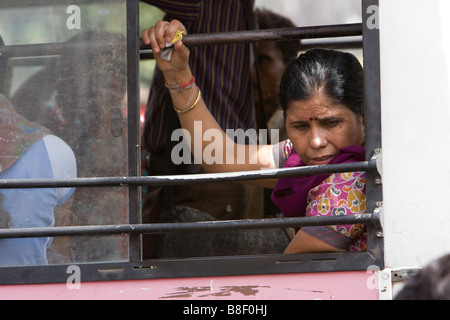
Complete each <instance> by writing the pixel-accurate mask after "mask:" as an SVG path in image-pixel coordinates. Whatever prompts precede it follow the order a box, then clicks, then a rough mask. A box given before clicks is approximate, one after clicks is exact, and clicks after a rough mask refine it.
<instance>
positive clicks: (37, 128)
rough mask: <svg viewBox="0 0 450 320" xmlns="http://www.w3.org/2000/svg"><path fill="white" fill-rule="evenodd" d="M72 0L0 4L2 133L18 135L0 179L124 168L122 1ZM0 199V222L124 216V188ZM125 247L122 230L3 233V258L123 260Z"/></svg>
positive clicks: (97, 220) (18, 193)
mask: <svg viewBox="0 0 450 320" xmlns="http://www.w3.org/2000/svg"><path fill="white" fill-rule="evenodd" d="M78 2H79V4H77V1H72V2H71V3H72V4H71V5H69V4H54V3H57V1H50V0H49V1H35V0H32V1H31V0H27V1H20V0H19V1H17V0H14V1H2V3H1V4H0V36H1V38H2V41H3V42H4V44H5V46H6V47H3V50H0V53H1V56H0V71H2V72H1V75H2V76H1V78H2V79H1V80H0V93H1V94H2V96H1V101H3V103H2V104H1V106H2V109H0V116H1V117H2V119H0V121H1V122H2V123H3V124H4V123H9V125H8V126H3V125H2V127H1V129H0V138H1V139H2V140H3V141H6V140H7V139H6V138H7V137H13V138H14V139H11V140H8V141H10V142H9V143H6V142H4V145H5V146H7V147H8V148H9V149H8V148H6V149H4V150H3V151H0V161H2V162H0V165H2V170H0V179H18V178H27V179H32V178H70V177H75V176H78V177H116V176H127V175H128V154H127V150H128V147H127V145H128V143H127V139H128V137H127V131H128V129H127V99H126V84H127V55H126V53H127V51H126V50H127V47H126V44H127V41H126V34H127V33H126V32H127V31H126V30H127V28H126V1H125V0H124V1H115V0H114V1H113V0H104V1H98V2H96V3H93V2H90V3H87V4H86V1H78ZM0 45H1V44H0ZM1 101H0V103H1ZM28 129H30V130H32V131H33V132H34V133H33V134H30V132H28V131H29V130H28ZM27 130H28V131H27ZM39 143H43V144H41V145H39ZM17 149H21V150H22V151H21V152H20V153H14V154H13V153H12V152H13V151H16V150H17ZM7 150H10V151H11V152H10V153H8V152H9V151H7ZM33 152H34V153H33ZM35 155H38V156H39V157H40V158H39V159H41V160H40V161H41V163H40V164H39V165H34V167H33V170H34V171H33V170H28V169H27V170H25V169H22V168H27V167H26V166H27V165H28V162H27V161H30V160H29V159H30V158H32V156H33V157H35ZM73 155H74V159H76V160H75V161H71V159H72V158H71V156H73ZM11 157H13V159H12V160H11ZM1 159H3V160H1ZM5 159H9V161H8V162H7V161H6V160H5ZM33 159H36V158H33ZM35 162H36V161H35ZM42 163H45V164H47V165H48V172H45V170H44V169H45V168H46V167H45V166H44V165H43V164H42ZM75 165H76V171H75V170H74V166H75ZM21 166H22V167H21ZM0 201H1V206H0V208H1V212H0V213H2V216H3V218H1V217H0V220H3V223H2V225H1V227H3V228H24V227H50V226H53V225H57V226H85V225H104V224H108V225H110V224H113V225H115V224H126V223H128V192H127V189H125V188H78V189H77V190H70V189H65V190H61V189H55V190H36V189H33V190H2V191H0ZM18 203H20V204H21V205H20V206H19V205H13V204H18ZM0 222H1V221H0ZM24 247H25V248H27V249H26V252H28V257H25V256H24V254H22V253H21V252H24V251H21V250H19V248H24ZM127 248H128V237H127V236H108V237H73V238H70V239H64V238H63V239H59V238H57V239H53V240H52V239H24V240H0V266H6V265H30V264H46V263H47V262H49V263H81V262H97V261H98V262H100V261H118V260H127V259H128V253H127V250H128V249H127ZM3 257H8V258H3ZM30 257H31V258H30Z"/></svg>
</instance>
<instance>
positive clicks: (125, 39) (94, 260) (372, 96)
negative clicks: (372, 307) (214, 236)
mask: <svg viewBox="0 0 450 320" xmlns="http://www.w3.org/2000/svg"><path fill="white" fill-rule="evenodd" d="M287 1H288V0H285V2H287ZM329 1H332V0H329ZM377 3H378V1H377V0H363V1H362V4H363V5H362V12H363V17H362V20H363V21H364V20H365V19H367V17H366V16H365V15H364V14H365V13H366V12H367V7H368V6H374V5H376V4H377ZM0 8H1V9H0V36H1V39H2V41H3V43H1V42H0V71H2V73H1V74H2V76H3V78H2V79H0V94H1V96H0V107H1V106H3V107H4V108H5V109H4V110H7V111H8V112H12V111H11V110H14V113H15V114H16V115H12V113H9V114H8V118H3V119H1V120H2V121H3V122H4V123H16V122H17V119H20V120H21V121H22V119H23V121H22V122H21V123H23V124H26V126H25V127H24V126H22V129H30V128H31V129H33V133H34V134H35V135H34V140H32V142H33V143H28V144H27V147H26V148H25V150H22V151H23V152H21V153H20V155H21V156H22V155H27V152H28V151H29V150H33V149H32V148H31V147H33V146H34V143H35V142H36V141H40V139H48V140H50V142H48V141H47V140H45V141H44V143H45V145H44V147H45V149H44V150H46V151H53V152H54V154H56V158H55V159H54V158H51V157H48V159H47V163H48V164H49V165H50V173H51V174H53V175H49V176H43V175H39V174H37V173H36V175H31V176H30V175H28V176H20V175H16V176H14V175H13V176H11V175H7V173H8V170H3V169H1V170H0V181H1V182H2V183H1V184H0V202H1V203H2V204H3V205H2V206H1V207H0V208H2V210H0V247H1V245H2V243H3V244H7V243H8V242H6V241H10V240H17V241H19V243H20V241H24V239H25V240H26V239H41V243H40V244H37V245H40V250H41V253H42V254H41V255H40V257H41V258H42V259H41V260H39V261H38V260H37V259H36V260H35V261H24V260H21V259H20V256H19V257H18V259H17V260H16V262H12V263H2V260H1V259H0V267H5V268H4V270H6V269H8V268H6V267H12V268H11V270H10V271H11V272H0V283H2V284H6V283H24V282H25V283H39V282H66V280H67V277H68V276H67V274H68V271H70V270H73V268H71V267H72V266H73V265H76V266H77V267H78V268H80V269H81V273H82V275H83V281H103V280H125V279H128V280H129V279H150V278H172V277H176V278H178V277H199V276H207V275H249V274H255V275H256V274H273V273H299V272H321V271H349V270H350V271H352V270H367V269H368V268H369V267H370V266H374V265H375V266H377V267H378V268H380V269H382V268H383V263H384V261H383V239H382V229H381V227H380V223H379V222H380V212H381V204H382V194H381V179H380V176H379V172H378V171H377V168H376V165H377V164H378V161H379V159H380V152H381V149H380V148H381V130H380V123H379V119H380V108H379V90H378V89H377V88H379V60H378V59H379V57H378V55H377V52H378V49H379V42H378V41H379V39H378V30H376V29H369V28H368V27H367V25H366V24H365V23H362V24H359V23H356V24H355V23H353V20H351V22H352V23H351V24H350V25H337V26H331V27H330V28H327V27H326V26H325V27H324V28H317V31H314V32H317V33H316V34H315V36H311V37H312V38H315V37H316V36H317V38H320V37H321V34H320V33H321V32H322V31H321V30H332V31H333V32H332V33H333V34H334V35H335V37H336V38H340V37H342V35H336V34H339V32H340V31H342V30H347V31H348V30H352V32H353V31H354V30H356V33H358V35H359V36H361V35H363V36H364V39H363V44H364V49H363V53H364V61H363V62H364V68H365V70H366V71H365V72H366V76H365V80H367V82H366V84H365V87H366V88H365V90H366V92H365V93H366V95H365V98H366V100H367V101H365V107H366V110H365V112H366V128H367V130H366V131H367V132H366V150H367V154H366V159H367V161H364V162H360V163H355V164H352V165H350V166H347V164H345V166H342V167H339V168H335V167H333V168H329V167H327V168H323V167H320V168H313V169H312V170H310V168H301V169H302V170H301V171H297V170H286V171H283V170H275V171H273V172H269V173H264V172H254V173H230V174H224V175H221V176H220V177H219V176H217V175H194V176H190V175H188V176H176V177H170V178H168V177H164V176H162V177H156V178H155V177H142V176H140V165H141V163H140V151H141V150H140V138H141V136H140V110H139V109H140V108H139V107H140V101H139V78H138V76H139V74H138V70H137V69H138V67H139V62H140V61H139V54H141V57H142V56H143V55H145V54H148V52H145V51H146V50H144V49H145V48H142V50H141V51H140V50H139V36H140V33H139V26H138V14H139V1H137V0H135V1H132V0H130V1H125V0H102V1H98V2H96V1H89V2H87V1H76V0H74V1H72V2H71V4H70V5H69V4H61V3H60V2H59V1H55V0H42V1H39V3H36V2H35V1H32V0H15V1H12V0H8V1H2V2H1V3H0ZM141 8H144V6H142V5H141ZM157 16H158V18H159V17H160V15H159V12H158V13H157ZM337 23H342V22H341V20H339V21H338V22H337ZM300 29H301V28H300ZM313 29H314V30H316V29H315V28H313ZM302 31H304V32H305V34H306V33H308V32H310V31H311V30H310V28H303V29H302V30H300V32H302ZM327 34H328V33H327ZM207 36H208V35H207ZM358 39H360V38H358ZM228 41H229V40H228ZM333 42H334V39H333V40H332V41H331V42H327V40H325V41H321V42H320V43H316V42H308V43H307V46H312V47H314V46H328V45H329V43H332V44H331V46H333V45H334V44H336V42H334V44H333ZM356 43H357V44H358V43H359V45H360V44H361V41H360V40H358V41H356ZM354 44H355V43H352V46H353V45H354ZM346 45H347V44H345V43H338V46H343V47H345V46H346ZM358 52H360V48H359V49H358ZM360 58H361V60H362V59H363V57H362V56H361V57H360ZM152 67H153V66H152ZM152 67H150V68H152ZM141 79H144V80H146V81H147V82H148V81H150V79H149V78H148V75H146V76H144V78H141ZM147 85H148V83H147ZM147 95H148V93H147ZM147 97H148V96H147ZM8 108H9V109H8ZM1 111H2V109H0V115H1V114H2V113H1ZM11 119H12V120H11ZM2 128H3V127H2ZM25 131H26V130H25ZM28 131H29V130H28ZM28 131H27V132H28ZM10 132H17V133H16V135H15V136H14V137H15V138H20V137H22V136H26V135H25V134H24V133H23V132H24V131H23V132H20V131H14V130H10ZM0 133H1V131H0ZM36 134H38V135H37V136H36ZM48 136H50V138H47V137H48ZM26 137H28V136H26ZM29 141H30V140H29V139H28V142H29ZM51 141H53V142H55V141H57V143H61V145H64V149H59V148H56V147H53V148H52V144H51ZM47 143H48V144H47ZM8 147H10V146H8ZM3 150H6V149H3V148H1V149H0V160H1V156H2V155H3V154H2V153H1V152H3ZM60 150H65V151H66V152H67V157H66V158H63V159H64V160H66V161H61V159H59V158H58V157H62V155H63V153H62V151H60ZM71 156H73V159H74V161H67V159H69V158H70V157H71ZM19 158H20V157H19ZM61 163H63V165H62V166H61V165H58V164H61ZM70 163H72V164H73V166H72V169H71V170H70V172H69V173H67V172H68V164H70ZM0 165H2V163H1V162H0ZM2 166H3V165H2ZM11 167H12V166H11ZM38 168H39V167H38ZM54 168H57V169H59V170H60V171H61V172H63V174H59V175H56V174H54V173H55V172H58V170H53V169H54ZM5 169H6V166H5ZM294 169H297V168H294ZM333 170H338V171H336V172H352V171H358V172H359V171H366V172H367V214H362V215H358V216H354V217H320V218H324V219H316V218H292V219H263V220H240V221H231V222H230V221H206V222H203V223H196V222H187V223H180V222H176V223H155V224H142V219H141V214H142V210H141V205H142V203H141V187H147V186H168V185H174V184H175V185H176V184H183V185H185V184H186V185H189V184H202V183H208V182H216V181H217V180H221V182H236V181H248V180H251V179H261V178H267V177H268V176H269V177H271V178H272V177H275V175H277V176H276V177H281V176H284V177H286V176H287V175H288V174H292V175H302V174H303V175H316V174H317V175H319V174H324V173H335V172H334V171H333ZM342 170H345V171H342ZM38 173H39V172H38ZM21 179H22V180H21ZM23 179H25V180H26V181H25V182H24V181H23ZM42 179H44V180H42ZM23 188H25V189H23ZM50 188H53V193H52V197H53V198H52V197H50V198H51V199H53V200H52V201H53V202H54V204H55V205H54V207H55V208H54V212H53V210H52V212H51V215H47V216H46V217H45V219H36V218H35V217H33V216H32V214H34V213H35V212H39V210H37V208H36V210H34V208H33V207H32V204H30V203H29V202H27V201H28V200H30V199H31V200H32V198H31V197H27V196H26V195H27V193H25V191H24V190H28V191H32V190H40V191H41V192H44V191H45V190H46V191H45V192H50V191H51V190H50V191H49V189H50ZM8 190H16V191H17V192H16V193H15V194H13V195H11V194H8V192H7V191H8ZM61 195H62V196H61ZM58 196H61V200H60V201H57V200H55V199H58V198H57V197H58ZM42 199H43V198H41V200H42ZM46 199H47V198H46ZM8 203H13V204H21V205H25V204H27V207H26V208H27V209H29V210H25V209H23V210H22V213H25V214H23V215H22V216H21V217H22V219H21V220H19V221H14V220H13V219H11V218H12V217H13V215H12V214H11V212H9V211H8V210H7V209H8V208H9V207H8V206H5V204H8ZM39 203H46V202H45V201H40V202H39ZM11 206H13V205H10V207H11ZM47 213H48V212H47ZM27 214H28V216H27ZM30 217H31V219H30ZM36 221H37V222H36ZM356 221H358V223H363V224H365V225H367V227H368V249H367V251H366V252H357V253H350V252H337V253H317V254H316V253H311V254H305V255H302V254H300V255H283V254H282V251H283V250H282V249H280V250H279V251H280V254H268V255H266V254H264V252H261V253H257V254H256V255H253V253H252V254H251V255H250V254H249V255H245V256H243V255H235V254H233V252H230V253H227V256H219V257H211V256H207V255H206V256H201V257H196V258H190V257H188V258H185V259H178V258H173V257H169V258H162V259H145V258H144V257H143V256H144V255H143V244H142V241H141V240H142V236H143V235H145V234H156V235H167V234H181V233H184V234H186V233H190V234H198V233H200V232H201V233H204V232H208V231H209V232H212V233H217V231H218V230H221V231H223V230H226V231H229V230H231V231H233V230H244V229H245V230H246V229H252V230H253V229H264V230H266V229H271V228H272V229H273V228H277V229H279V230H281V229H284V228H299V227H301V226H323V225H340V224H344V225H346V224H354V223H355V222H356ZM34 222H36V223H34ZM53 227H56V228H53ZM16 229H17V230H16ZM261 233H263V232H261ZM205 234H206V235H207V233H205ZM174 238H176V237H172V239H174ZM24 243H25V242H22V244H24ZM174 243H175V241H174ZM169 244H170V243H169ZM244 244H245V243H244ZM200 245H201V244H200ZM175 246H177V244H175ZM231 249H233V248H231ZM0 250H1V248H0ZM17 252H20V251H19V250H16V253H17ZM228 252H229V251H228ZM9 253H14V250H9ZM2 254H3V253H2ZM2 254H1V255H0V257H1V256H2ZM29 266H32V267H31V268H27V267H29ZM17 267H20V268H17ZM17 270H29V271H30V272H28V273H27V272H20V273H19V272H16V271H17ZM8 271H9V269H8ZM36 273H39V274H40V276H39V277H36ZM11 274H12V275H13V276H12V277H11V276H10V275H11Z"/></svg>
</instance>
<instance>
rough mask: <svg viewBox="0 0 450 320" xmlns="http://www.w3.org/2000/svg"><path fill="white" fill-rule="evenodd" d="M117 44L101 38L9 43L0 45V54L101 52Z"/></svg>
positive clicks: (15, 55) (44, 54) (11, 55)
mask: <svg viewBox="0 0 450 320" xmlns="http://www.w3.org/2000/svg"><path fill="white" fill-rule="evenodd" d="M119 45H121V44H120V43H111V42H108V41H102V40H96V41H89V40H84V41H76V42H57V43H41V44H21V45H10V46H0V56H4V57H7V58H28V57H50V56H67V55H70V54H73V53H74V52H79V51H80V50H87V51H89V50H94V51H96V52H101V50H105V49H107V48H111V50H112V49H114V48H117V47H118V46H119ZM122 45H123V50H125V42H124V43H123V44H122Z"/></svg>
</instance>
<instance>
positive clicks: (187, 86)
mask: <svg viewBox="0 0 450 320" xmlns="http://www.w3.org/2000/svg"><path fill="white" fill-rule="evenodd" d="M194 84H195V78H194V77H192V79H191V81H189V82H188V83H181V84H176V85H173V86H170V85H168V84H167V83H166V88H168V89H169V90H171V91H174V92H181V91H184V90H187V89H191V88H192V87H194Z"/></svg>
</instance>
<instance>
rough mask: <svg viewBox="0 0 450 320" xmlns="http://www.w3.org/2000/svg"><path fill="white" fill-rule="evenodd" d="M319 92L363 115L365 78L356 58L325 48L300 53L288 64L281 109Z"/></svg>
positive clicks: (283, 78) (282, 91)
mask: <svg viewBox="0 0 450 320" xmlns="http://www.w3.org/2000/svg"><path fill="white" fill-rule="evenodd" d="M319 92H320V93H324V94H326V95H327V96H328V97H329V98H330V99H332V100H333V101H334V102H335V103H337V104H342V105H345V106H347V107H348V108H350V109H351V110H352V111H353V112H354V113H356V114H358V115H362V113H363V102H364V77H363V69H362V66H361V64H360V62H359V61H358V59H357V58H356V57H355V56H354V55H352V54H350V53H346V52H340V51H334V50H327V49H314V50H310V51H308V52H306V53H304V54H302V55H300V56H299V57H298V58H297V59H295V60H293V61H292V62H291V63H290V64H289V65H288V67H287V68H286V71H285V72H284V75H283V77H282V79H281V84H280V91H279V101H280V104H281V109H282V110H283V111H284V112H285V113H286V110H287V108H288V107H289V104H290V103H291V102H293V101H306V100H309V99H311V98H312V97H313V96H314V95H315V94H317V93H319Z"/></svg>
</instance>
